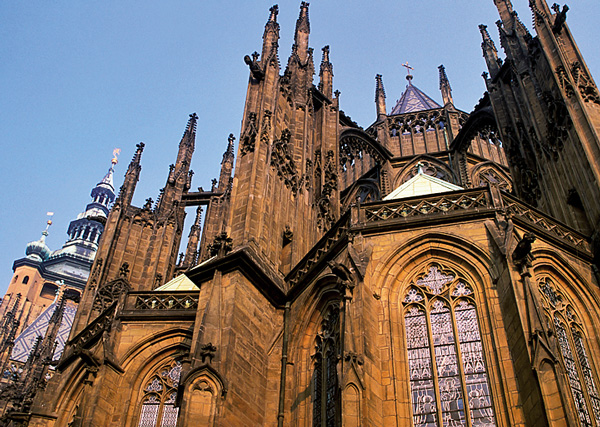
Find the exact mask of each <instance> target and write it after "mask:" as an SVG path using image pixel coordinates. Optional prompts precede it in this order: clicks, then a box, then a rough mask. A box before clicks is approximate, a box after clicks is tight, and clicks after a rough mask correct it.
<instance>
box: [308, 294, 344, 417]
mask: <svg viewBox="0 0 600 427" xmlns="http://www.w3.org/2000/svg"><path fill="white" fill-rule="evenodd" d="M339 332H340V326H339V307H338V305H337V304H331V305H329V307H328V308H327V310H326V313H325V316H324V318H323V322H322V326H321V332H320V333H319V334H318V335H317V339H316V352H315V355H314V373H313V426H314V427H335V426H337V425H338V419H339V386H338V378H337V363H338V357H339V354H338V353H339V338H340V337H339Z"/></svg>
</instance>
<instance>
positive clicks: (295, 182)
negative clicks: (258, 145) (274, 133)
mask: <svg viewBox="0 0 600 427" xmlns="http://www.w3.org/2000/svg"><path fill="white" fill-rule="evenodd" d="M291 137H292V134H291V132H290V131H289V129H284V130H282V131H281V137H280V138H279V139H278V140H276V141H273V149H272V152H271V166H272V167H274V168H275V170H276V171H277V176H279V179H281V181H283V183H284V184H285V186H286V187H287V188H289V189H290V190H292V193H293V194H294V196H295V195H297V194H298V190H299V189H300V185H301V182H300V177H299V176H298V170H297V168H296V163H295V162H294V154H293V146H292V145H291V143H290V140H291Z"/></svg>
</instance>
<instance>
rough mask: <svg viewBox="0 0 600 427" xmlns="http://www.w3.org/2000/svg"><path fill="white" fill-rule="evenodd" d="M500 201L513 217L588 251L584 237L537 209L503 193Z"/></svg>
mask: <svg viewBox="0 0 600 427" xmlns="http://www.w3.org/2000/svg"><path fill="white" fill-rule="evenodd" d="M502 200H503V203H504V207H505V209H506V210H507V211H508V212H510V213H511V215H513V216H514V217H517V218H520V219H522V220H523V221H526V222H529V223H531V224H534V225H536V226H537V227H539V228H541V229H543V230H546V231H547V232H548V233H550V234H551V235H554V236H556V237H559V238H561V239H562V240H566V241H567V242H568V243H570V244H571V245H573V246H576V247H578V248H580V249H583V250H585V251H590V250H591V248H590V244H589V243H588V241H587V240H586V237H585V236H584V235H582V234H580V233H578V232H577V231H575V230H573V229H572V228H570V227H568V226H566V225H564V224H561V223H560V222H558V221H555V220H553V219H552V218H550V217H549V216H547V215H546V214H544V213H542V212H540V211H538V210H537V209H534V208H532V207H531V206H527V205H525V204H523V203H522V202H520V201H519V200H518V199H517V198H515V197H513V196H511V195H510V194H506V193H503V194H502Z"/></svg>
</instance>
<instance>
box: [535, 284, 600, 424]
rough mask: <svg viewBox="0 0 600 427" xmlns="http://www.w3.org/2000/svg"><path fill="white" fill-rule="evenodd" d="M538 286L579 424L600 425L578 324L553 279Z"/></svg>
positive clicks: (591, 374)
mask: <svg viewBox="0 0 600 427" xmlns="http://www.w3.org/2000/svg"><path fill="white" fill-rule="evenodd" d="M538 284H539V289H540V292H541V294H542V296H543V298H542V301H543V304H544V308H545V310H546V315H547V316H548V318H549V320H550V321H549V324H550V327H552V328H554V332H555V334H556V339H557V340H558V346H559V348H560V353H561V356H562V360H563V363H564V368H565V371H566V373H567V377H568V380H569V387H570V388H571V395H572V396H573V401H574V403H575V408H576V410H577V416H578V417H579V422H580V425H581V426H600V396H599V394H598V388H597V386H596V384H597V382H596V379H595V378H596V376H595V375H594V370H593V368H592V363H591V361H590V358H589V357H588V354H589V352H588V349H587V345H586V339H585V335H584V333H583V328H582V326H581V325H582V324H581V321H580V320H579V318H578V316H577V313H576V312H575V310H574V309H573V306H572V305H571V304H570V303H569V301H568V300H567V298H565V297H564V296H563V295H562V293H561V292H560V290H559V289H558V287H557V286H556V285H555V283H554V282H553V281H552V279H550V278H549V277H542V278H541V279H540V280H539V282H538Z"/></svg>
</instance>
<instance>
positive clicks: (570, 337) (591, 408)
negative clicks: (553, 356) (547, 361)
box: [565, 323, 598, 426]
mask: <svg viewBox="0 0 600 427" xmlns="http://www.w3.org/2000/svg"><path fill="white" fill-rule="evenodd" d="M565 332H566V333H567V338H568V340H569V342H570V345H571V348H572V349H573V362H575V368H576V369H577V376H578V377H579V383H580V384H581V392H582V394H583V398H584V400H585V403H586V406H587V412H588V414H589V417H590V420H591V422H592V425H595V426H598V424H597V423H596V414H595V413H594V405H593V402H592V399H591V398H590V396H589V389H588V385H587V382H586V381H585V378H586V376H585V374H584V372H583V368H582V367H581V360H580V358H579V353H578V351H577V345H576V344H575V339H574V338H573V328H572V325H570V324H568V323H567V324H566V325H565ZM584 344H585V343H582V345H584Z"/></svg>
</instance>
